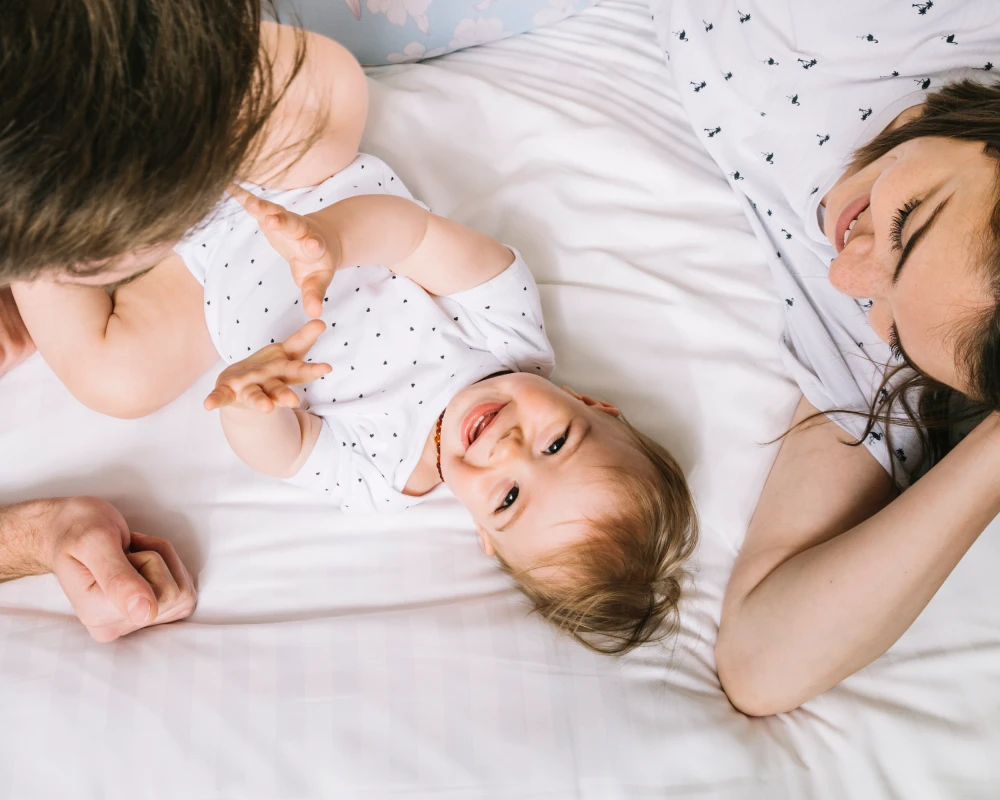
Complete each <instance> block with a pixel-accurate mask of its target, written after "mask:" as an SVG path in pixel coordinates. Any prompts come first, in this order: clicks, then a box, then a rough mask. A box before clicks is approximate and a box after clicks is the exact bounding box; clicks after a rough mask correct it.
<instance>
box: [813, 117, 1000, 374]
mask: <svg viewBox="0 0 1000 800" xmlns="http://www.w3.org/2000/svg"><path fill="white" fill-rule="evenodd" d="M996 180H997V163H996V161H995V160H993V159H991V158H990V157H988V156H986V155H984V154H983V146H982V144H979V143H976V142H961V141H958V140H955V139H944V138H936V137H935V138H928V137H925V138H920V139H912V140H910V141H908V142H905V143H903V144H901V145H899V146H898V147H896V148H894V149H893V150H890V151H889V152H888V153H886V154H885V155H884V156H882V157H881V158H879V159H877V160H876V161H874V162H872V163H871V164H869V165H868V166H866V167H864V168H863V169H861V170H860V171H858V172H855V173H853V174H851V173H849V174H847V175H845V176H844V177H843V178H841V180H840V181H839V182H838V183H837V184H836V185H835V186H834V187H833V188H832V189H831V190H830V191H829V192H828V193H827V195H826V197H825V198H824V199H823V202H824V204H825V206H826V223H825V233H826V236H827V238H828V239H829V240H830V243H831V244H832V245H833V246H834V248H836V250H837V257H836V258H835V259H834V260H833V263H832V264H831V265H830V283H832V284H833V286H834V287H835V288H836V289H838V290H839V291H841V292H843V293H844V294H847V295H850V296H851V297H856V298H858V299H868V298H870V299H871V300H872V301H873V305H872V307H871V310H870V311H869V313H868V321H869V323H870V324H871V326H872V328H873V329H874V331H875V332H876V334H878V336H879V337H880V338H881V339H882V340H883V341H885V342H887V343H888V344H890V345H892V346H893V347H894V349H895V350H896V352H897V354H899V355H903V356H905V358H906V359H907V361H908V362H909V363H910V364H911V365H912V366H914V367H915V368H916V369H918V370H919V371H920V372H923V373H924V374H925V375H928V376H930V377H932V378H935V379H936V380H939V381H941V382H942V383H945V384H948V385H949V386H952V387H954V388H956V389H959V390H960V391H961V390H963V389H964V385H965V376H964V375H963V374H961V372H960V370H959V369H958V368H957V367H956V349H957V347H958V345H959V343H960V342H961V337H962V336H963V335H964V334H966V333H967V332H968V331H969V330H970V329H969V327H968V324H969V323H971V322H973V321H974V320H975V319H976V312H978V311H982V310H984V309H989V308H991V307H992V306H993V305H994V299H993V296H992V293H991V291H990V285H989V284H990V276H988V275H987V274H986V270H985V268H984V266H983V264H984V258H983V252H984V251H983V245H984V242H985V241H986V239H985V238H984V237H985V236H986V235H988V224H989V218H990V215H991V213H992V210H993V206H994V205H995V199H994V198H995V186H996Z"/></svg>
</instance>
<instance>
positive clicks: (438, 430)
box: [434, 408, 447, 483]
mask: <svg viewBox="0 0 1000 800" xmlns="http://www.w3.org/2000/svg"><path fill="white" fill-rule="evenodd" d="M446 410H447V408H446V409H445V411H446ZM442 422H444V411H442V412H441V416H439V417H438V421H437V427H435V429H434V446H435V447H436V448H437V468H438V477H439V478H440V479H441V482H442V483H444V475H442V474H441V423H442Z"/></svg>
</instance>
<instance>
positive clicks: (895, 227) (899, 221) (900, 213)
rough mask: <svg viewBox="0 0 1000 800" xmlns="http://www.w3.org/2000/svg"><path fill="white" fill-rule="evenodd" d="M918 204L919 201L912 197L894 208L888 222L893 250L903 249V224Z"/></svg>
mask: <svg viewBox="0 0 1000 800" xmlns="http://www.w3.org/2000/svg"><path fill="white" fill-rule="evenodd" d="M919 205H920V201H919V200H917V199H916V198H914V199H913V200H910V201H909V202H908V203H907V204H906V205H904V206H903V207H902V208H899V209H896V213H895V214H894V215H893V217H892V221H891V222H890V223H889V241H890V242H891V243H892V249H893V250H902V249H903V226H904V225H906V220H907V219H908V218H909V216H910V214H912V213H913V211H914V210H915V209H916V207H917V206H919Z"/></svg>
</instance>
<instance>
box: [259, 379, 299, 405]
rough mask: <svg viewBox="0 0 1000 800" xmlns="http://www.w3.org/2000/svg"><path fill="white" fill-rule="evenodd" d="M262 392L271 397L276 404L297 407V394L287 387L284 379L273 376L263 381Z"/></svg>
mask: <svg viewBox="0 0 1000 800" xmlns="http://www.w3.org/2000/svg"><path fill="white" fill-rule="evenodd" d="M264 392H265V393H266V394H267V396H268V397H270V398H271V400H272V402H273V403H274V404H275V405H276V406H284V407H285V408H297V407H298V405H299V396H298V395H297V394H295V392H293V391H292V390H291V389H289V388H288V386H287V385H286V384H285V382H284V381H282V380H280V379H278V378H274V379H272V380H269V381H268V382H267V383H265V384H264Z"/></svg>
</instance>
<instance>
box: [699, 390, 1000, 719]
mask: <svg viewBox="0 0 1000 800" xmlns="http://www.w3.org/2000/svg"><path fill="white" fill-rule="evenodd" d="M814 412H815V409H814V408H813V407H812V406H811V405H810V404H809V403H808V402H807V401H805V400H803V401H802V402H801V403H800V404H799V408H798V410H797V411H796V415H795V422H798V421H799V420H801V419H805V418H806V417H808V416H809V415H810V414H812V413H814ZM997 422H998V419H997V416H996V415H992V416H990V417H989V418H988V419H987V420H986V421H985V422H983V423H981V424H980V425H979V426H978V427H977V428H976V429H975V430H974V431H973V432H972V433H971V434H970V435H969V436H968V437H967V438H966V439H965V440H964V441H963V442H962V443H961V444H959V445H958V446H957V447H956V448H955V449H954V450H953V451H952V452H951V453H949V454H948V456H947V457H945V458H944V459H943V460H942V461H941V462H940V463H939V464H937V465H936V466H935V467H934V468H933V469H932V470H931V471H930V472H929V473H928V474H927V475H926V476H924V477H923V478H921V479H920V480H919V481H918V482H917V483H916V484H914V485H913V487H911V488H910V489H908V490H907V491H906V492H905V493H904V494H902V495H901V496H899V497H897V498H895V499H893V498H894V495H895V487H894V486H893V484H892V481H891V480H890V478H889V476H888V474H886V472H885V470H883V469H882V467H881V466H880V465H879V464H878V463H877V462H876V461H875V459H874V458H873V457H872V456H871V454H870V453H869V452H868V451H867V450H865V449H864V448H862V447H853V448H852V447H847V446H845V445H844V444H843V443H842V441H843V438H844V436H845V434H844V433H843V432H842V431H841V430H840V428H838V427H837V426H836V425H835V424H834V423H833V422H831V421H829V420H828V419H827V418H825V417H822V418H820V419H819V420H818V421H817V422H815V423H809V424H808V425H807V426H806V427H805V429H800V430H797V431H794V432H792V433H791V434H789V436H788V437H787V438H786V439H785V441H784V443H783V444H782V447H781V451H780V452H779V454H778V458H777V459H776V460H775V463H774V467H773V468H772V470H771V474H770V475H769V476H768V479H767V483H766V484H765V486H764V491H763V493H762V495H761V499H760V503H759V505H758V506H757V511H756V513H755V514H754V517H753V520H752V521H751V523H750V529H749V531H748V533H747V538H746V542H745V543H744V545H743V549H742V550H741V552H740V555H739V558H738V559H737V562H736V566H735V568H734V571H733V575H732V577H731V579H730V582H729V586H728V588H727V590H726V598H725V602H724V605H723V610H722V623H721V627H720V630H719V640H718V643H717V645H716V661H717V665H718V670H719V677H720V679H721V681H722V685H723V688H724V689H725V690H726V693H727V694H728V695H729V698H730V700H731V701H732V702H733V704H734V705H735V706H736V707H737V708H738V709H740V710H741V711H743V712H744V713H747V714H752V715H756V716H762V715H767V714H776V713H780V712H782V711H788V710H791V709H793V708H796V707H797V706H799V705H801V704H802V703H804V702H806V701H807V700H809V699H811V698H812V697H815V696H816V695H818V694H820V693H822V692H824V691H826V690H827V689H829V688H831V687H832V686H834V685H836V684H837V683H839V682H840V681H842V680H843V679H844V678H846V677H848V676H849V675H851V674H853V673H854V672H856V671H858V670H859V669H861V668H862V667H864V666H866V665H867V664H870V663H871V662H872V661H874V660H875V659H876V658H878V657H879V656H880V655H882V654H883V653H884V652H885V651H886V650H887V649H888V648H889V647H890V646H891V645H892V644H893V643H894V642H895V641H896V640H897V639H898V638H899V637H900V636H901V635H902V634H903V633H904V632H905V631H906V629H907V628H909V627H910V625H911V624H912V623H913V621H914V620H915V619H916V618H917V616H918V615H919V614H920V612H921V611H922V610H923V609H924V607H925V606H926V605H927V603H928V602H930V599H931V598H932V597H933V596H934V594H935V592H937V590H938V588H939V587H940V586H941V584H942V583H943V582H944V580H945V578H947V577H948V575H949V574H950V573H951V571H952V570H953V569H954V568H955V565H956V564H957V563H958V562H959V560H960V559H961V558H962V556H963V555H964V554H965V552H966V551H967V550H968V549H969V547H970V546H971V545H972V543H973V542H974V541H975V540H976V539H977V538H978V536H979V534H980V533H982V531H983V529H984V528H985V527H986V525H987V524H989V522H990V521H991V520H992V519H993V518H994V517H995V516H996V515H997V514H998V513H1000V480H997V476H998V475H1000V425H998V424H997Z"/></svg>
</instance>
